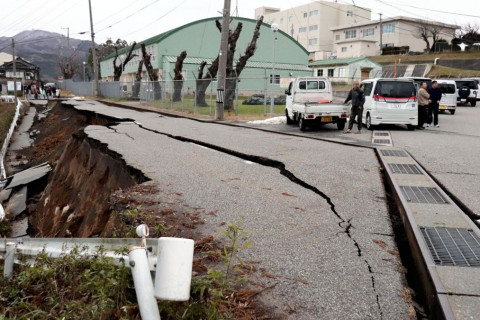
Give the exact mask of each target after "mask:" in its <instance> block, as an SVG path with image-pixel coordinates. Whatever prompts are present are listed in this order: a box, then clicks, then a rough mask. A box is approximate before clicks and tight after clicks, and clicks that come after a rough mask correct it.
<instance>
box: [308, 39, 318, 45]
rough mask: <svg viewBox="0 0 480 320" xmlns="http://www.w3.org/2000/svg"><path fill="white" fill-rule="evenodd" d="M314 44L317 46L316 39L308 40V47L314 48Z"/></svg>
mask: <svg viewBox="0 0 480 320" xmlns="http://www.w3.org/2000/svg"><path fill="white" fill-rule="evenodd" d="M316 44H318V40H317V38H313V39H308V45H309V46H314V45H316Z"/></svg>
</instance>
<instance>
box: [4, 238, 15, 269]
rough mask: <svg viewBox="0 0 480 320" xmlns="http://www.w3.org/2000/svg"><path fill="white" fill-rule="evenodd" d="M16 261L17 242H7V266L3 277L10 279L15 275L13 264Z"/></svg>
mask: <svg viewBox="0 0 480 320" xmlns="http://www.w3.org/2000/svg"><path fill="white" fill-rule="evenodd" d="M14 261H15V242H7V243H6V245H5V265H4V267H3V276H4V277H5V278H10V277H11V276H12V273H13V262H14Z"/></svg>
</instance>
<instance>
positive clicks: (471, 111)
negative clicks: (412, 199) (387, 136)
mask: <svg viewBox="0 0 480 320" xmlns="http://www.w3.org/2000/svg"><path fill="white" fill-rule="evenodd" d="M479 119H480V107H478V106H477V107H470V106H459V107H458V108H457V111H456V112H455V115H453V116H452V115H451V114H450V113H449V112H446V113H445V114H440V115H439V125H440V128H435V127H429V128H427V129H426V130H422V131H414V132H406V131H402V130H392V131H391V135H392V138H393V144H394V146H396V147H400V148H404V149H405V150H407V151H408V152H409V153H410V154H411V155H412V156H413V157H414V158H415V159H416V160H417V161H418V162H419V163H420V164H421V165H422V166H423V167H424V168H425V169H427V171H428V172H429V173H430V174H431V175H432V176H434V177H435V178H436V179H437V180H438V181H440V183H441V184H442V185H444V186H445V187H446V188H447V189H448V190H449V191H450V192H451V193H452V194H454V195H455V196H456V197H457V198H458V199H459V200H460V201H461V202H462V203H463V204H464V205H465V206H467V207H468V208H469V209H470V210H471V211H473V212H474V213H475V214H477V215H480V184H479V182H478V181H479V180H478V179H479V177H480V166H479V163H480V131H479V129H478V121H479Z"/></svg>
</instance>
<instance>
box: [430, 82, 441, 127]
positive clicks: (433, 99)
mask: <svg viewBox="0 0 480 320" xmlns="http://www.w3.org/2000/svg"><path fill="white" fill-rule="evenodd" d="M427 92H428V94H429V95H430V104H429V105H428V114H427V127H430V125H431V124H432V113H433V124H434V125H435V127H437V128H438V127H440V125H439V124H438V109H439V107H440V100H441V99H442V90H440V88H439V87H438V83H437V81H432V86H431V87H430V88H428V90H427Z"/></svg>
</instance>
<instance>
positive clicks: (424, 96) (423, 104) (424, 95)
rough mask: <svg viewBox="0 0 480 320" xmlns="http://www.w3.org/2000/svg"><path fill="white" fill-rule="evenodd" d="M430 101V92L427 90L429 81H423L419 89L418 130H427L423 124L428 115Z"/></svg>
mask: <svg viewBox="0 0 480 320" xmlns="http://www.w3.org/2000/svg"><path fill="white" fill-rule="evenodd" d="M429 103H430V94H428V92H427V83H426V82H422V86H421V87H420V90H418V126H417V129H418V130H425V127H424V126H423V125H424V124H425V120H426V117H427V108H428V104H429Z"/></svg>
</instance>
